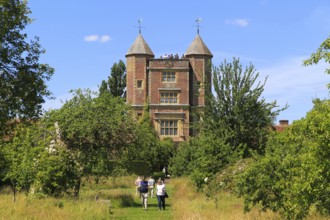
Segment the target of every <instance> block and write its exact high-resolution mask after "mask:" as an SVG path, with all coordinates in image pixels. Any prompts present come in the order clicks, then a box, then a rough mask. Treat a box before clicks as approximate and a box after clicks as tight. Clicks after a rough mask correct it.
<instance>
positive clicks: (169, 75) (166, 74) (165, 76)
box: [162, 72, 175, 82]
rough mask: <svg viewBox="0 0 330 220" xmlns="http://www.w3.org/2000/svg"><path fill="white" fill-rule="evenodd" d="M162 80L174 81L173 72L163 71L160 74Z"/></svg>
mask: <svg viewBox="0 0 330 220" xmlns="http://www.w3.org/2000/svg"><path fill="white" fill-rule="evenodd" d="M162 79H163V82H175V73H174V72H163V75H162Z"/></svg>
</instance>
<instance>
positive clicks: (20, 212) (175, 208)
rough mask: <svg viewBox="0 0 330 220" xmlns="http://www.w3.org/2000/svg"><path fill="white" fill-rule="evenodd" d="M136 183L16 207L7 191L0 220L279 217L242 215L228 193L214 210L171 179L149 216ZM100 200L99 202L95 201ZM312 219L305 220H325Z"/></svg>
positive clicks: (86, 187) (21, 198)
mask: <svg viewBox="0 0 330 220" xmlns="http://www.w3.org/2000/svg"><path fill="white" fill-rule="evenodd" d="M135 178H136V177H121V178H116V179H100V180H99V181H98V184H96V183H95V180H94V179H89V180H84V181H83V185H82V188H81V192H80V197H79V199H76V200H75V199H73V198H71V197H65V198H58V199H56V198H49V197H46V198H36V196H31V195H29V196H26V195H25V194H23V193H19V194H18V196H17V201H16V202H15V203H14V202H13V200H12V198H13V197H12V193H11V192H10V190H9V189H5V190H2V191H1V192H0V220H7V219H10V220H21V219H29V220H30V219H33V220H39V219H40V220H44V219H49V220H52V219H54V220H55V219H56V220H66V219H68V220H75V219H79V220H85V219H86V220H89V219H97V220H98V219H101V220H103V219H120V220H125V219H127V220H139V219H143V220H149V219H150V220H153V219H155V220H163V219H166V220H171V219H173V220H204V219H205V220H240V219H243V220H252V219H253V220H264V219H267V220H268V219H269V220H279V219H281V218H280V216H279V215H278V214H277V213H273V212H259V211H258V209H257V208H255V209H253V210H252V211H251V212H249V213H246V214H245V213H243V201H242V200H241V199H238V198H236V197H235V196H233V195H231V194H228V193H221V194H220V196H219V200H218V204H217V205H218V208H216V205H215V203H214V201H213V200H208V199H206V198H205V196H204V195H203V194H202V193H198V192H196V190H195V188H194V186H193V184H192V183H191V181H189V179H187V178H179V179H171V180H169V181H167V182H166V189H167V191H168V193H169V196H170V198H168V199H166V209H165V210H164V211H159V210H158V205H157V198H156V197H154V198H149V199H148V210H147V211H144V210H143V209H142V205H141V202H140V199H139V196H138V195H136V194H135V187H134V181H135ZM96 196H98V200H96V199H95V197H96ZM325 219H327V218H326V217H321V216H320V215H317V214H315V213H313V212H312V213H311V215H310V216H309V217H308V218H307V220H325Z"/></svg>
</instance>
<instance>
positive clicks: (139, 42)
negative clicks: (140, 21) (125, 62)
mask: <svg viewBox="0 0 330 220" xmlns="http://www.w3.org/2000/svg"><path fill="white" fill-rule="evenodd" d="M137 54H144V55H150V56H154V53H153V52H152V50H151V49H150V47H149V45H148V44H147V43H146V41H145V40H144V39H143V37H142V35H141V34H139V35H138V36H137V38H136V39H135V41H134V43H133V45H132V46H131V48H129V50H128V52H127V54H126V56H129V55H137Z"/></svg>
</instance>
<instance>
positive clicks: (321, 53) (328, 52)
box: [304, 37, 330, 89]
mask: <svg viewBox="0 0 330 220" xmlns="http://www.w3.org/2000/svg"><path fill="white" fill-rule="evenodd" d="M320 60H324V61H325V62H326V63H329V64H330V37H328V38H327V39H326V40H325V41H324V42H323V43H322V44H321V45H320V47H319V48H318V49H317V50H316V52H315V53H312V54H311V56H310V58H309V59H307V60H304V65H305V66H309V65H313V64H317V63H318V62H319V61H320ZM325 72H326V73H327V74H330V68H328V69H325ZM328 88H329V89H330V83H329V84H328Z"/></svg>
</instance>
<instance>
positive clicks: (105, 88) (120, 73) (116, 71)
mask: <svg viewBox="0 0 330 220" xmlns="http://www.w3.org/2000/svg"><path fill="white" fill-rule="evenodd" d="M125 89H126V66H125V63H124V62H123V61H122V60H119V62H118V63H114V64H113V66H112V67H111V73H110V76H109V77H108V82H106V81H105V80H103V81H102V84H101V86H100V89H99V92H100V94H102V93H105V92H110V94H112V95H113V96H115V97H124V98H125V96H126V93H125Z"/></svg>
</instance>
